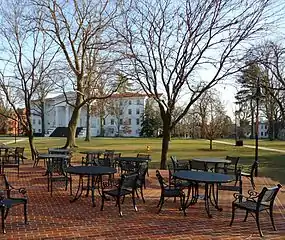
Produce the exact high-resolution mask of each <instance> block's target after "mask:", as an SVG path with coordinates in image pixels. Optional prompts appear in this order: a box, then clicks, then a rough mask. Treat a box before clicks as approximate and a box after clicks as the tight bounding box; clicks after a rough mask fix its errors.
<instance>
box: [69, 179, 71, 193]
mask: <svg viewBox="0 0 285 240" xmlns="http://www.w3.org/2000/svg"><path fill="white" fill-rule="evenodd" d="M69 189H70V195H72V178H71V177H70V178H69Z"/></svg>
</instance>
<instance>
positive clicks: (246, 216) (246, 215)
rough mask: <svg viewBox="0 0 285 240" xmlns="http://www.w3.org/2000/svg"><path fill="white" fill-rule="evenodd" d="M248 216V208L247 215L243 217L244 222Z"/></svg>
mask: <svg viewBox="0 0 285 240" xmlns="http://www.w3.org/2000/svg"><path fill="white" fill-rule="evenodd" d="M247 217H248V211H247V210H246V213H245V217H244V219H243V221H244V222H246V219H247Z"/></svg>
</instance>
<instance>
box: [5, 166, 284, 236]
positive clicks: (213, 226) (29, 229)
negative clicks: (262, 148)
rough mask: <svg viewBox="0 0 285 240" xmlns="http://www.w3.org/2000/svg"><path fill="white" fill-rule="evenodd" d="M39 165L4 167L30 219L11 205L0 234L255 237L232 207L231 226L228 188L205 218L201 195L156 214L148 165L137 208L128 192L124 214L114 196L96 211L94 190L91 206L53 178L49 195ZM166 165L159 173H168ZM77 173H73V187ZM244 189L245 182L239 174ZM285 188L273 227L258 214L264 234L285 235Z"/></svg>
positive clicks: (167, 205)
mask: <svg viewBox="0 0 285 240" xmlns="http://www.w3.org/2000/svg"><path fill="white" fill-rule="evenodd" d="M44 172H45V170H44V168H43V167H40V166H39V167H36V168H33V167H32V164H31V162H29V161H26V162H25V165H21V168H20V176H19V178H18V177H17V174H16V171H14V170H13V169H7V174H6V175H7V176H8V179H9V181H10V182H11V183H12V184H13V185H15V186H18V187H20V186H25V187H26V188H27V193H28V196H29V206H28V219H29V225H25V224H24V223H23V218H22V215H23V211H22V207H20V206H18V207H15V208H13V209H12V210H11V211H10V213H9V215H8V218H7V234H6V235H2V233H1V232H0V239H13V240H17V239H19V240H20V239H21V240H23V239H37V240H38V239H45V240H48V239H82V240H83V239H96V240H109V239H110V240H112V239H114V240H115V239H116V240H118V239H128V240H129V239H136V240H139V239H141V240H145V239H160V240H172V239H180V240H182V239H183V240H184V239H186V240H187V239H193V240H204V239H205V240H206V239H226V240H227V239H228V240H229V239H260V238H259V234H258V230H257V227H256V224H255V220H254V219H253V218H252V217H251V216H249V217H248V221H247V222H246V223H245V222H243V218H244V213H243V212H241V211H237V213H236V219H235V222H234V224H233V226H232V227H230V226H229V222H230V218H231V202H232V200H233V196H232V192H227V191H222V192H221V194H220V199H219V201H220V205H221V206H222V207H223V211H222V212H219V211H216V210H215V209H212V214H213V218H212V219H209V218H208V217H207V214H206V212H205V207H204V202H203V201H202V200H201V201H200V202H198V203H197V204H196V205H194V206H192V207H190V208H189V209H188V210H187V216H186V217H184V216H183V214H182V213H181V212H180V211H179V210H178V202H179V201H176V202H175V203H174V202H173V200H170V199H169V200H168V201H166V203H165V206H164V207H163V209H162V212H161V213H160V214H156V211H157V209H156V205H157V203H158V200H159V196H160V188H159V186H158V182H157V179H156V177H155V171H154V170H150V176H149V177H148V179H147V189H146V190H145V199H146V203H145V204H143V203H142V201H141V200H140V199H138V200H137V205H138V212H134V211H133V209H132V203H131V201H130V198H129V197H127V198H126V199H125V202H124V204H123V205H122V208H123V214H124V215H123V217H119V215H118V209H117V207H116V206H115V202H114V201H107V202H106V203H105V209H104V211H100V198H99V196H96V207H94V208H93V207H92V206H91V199H90V197H82V198H81V199H79V200H78V201H76V202H74V203H70V202H69V199H70V196H69V194H68V192H67V191H64V186H63V185H61V183H55V186H54V191H53V197H51V196H50V193H48V192H47V179H46V176H43V173H44ZM167 174H168V173H167V171H163V175H164V176H167ZM77 181H78V179H77V178H75V179H73V191H74V193H75V191H76V187H77ZM243 182H244V188H245V191H244V192H246V190H247V189H248V188H249V186H250V184H249V181H248V180H247V179H244V181H243ZM275 184H276V182H274V181H272V180H271V179H269V178H256V185H257V189H258V190H260V189H261V188H262V186H264V185H267V186H272V185H275ZM284 206H285V192H280V193H279V194H278V196H277V200H276V206H275V211H274V219H275V223H276V227H277V229H278V231H273V229H272V227H271V225H270V220H269V217H268V216H267V214H266V213H262V214H261V227H262V230H263V233H264V235H265V238H264V239H285V224H284V222H285V216H284V214H285V208H284Z"/></svg>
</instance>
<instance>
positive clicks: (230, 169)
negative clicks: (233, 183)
mask: <svg viewBox="0 0 285 240" xmlns="http://www.w3.org/2000/svg"><path fill="white" fill-rule="evenodd" d="M226 160H230V161H231V163H225V164H223V166H219V165H218V166H217V167H216V172H221V173H232V174H236V172H237V170H238V163H239V160H240V157H233V156H226Z"/></svg>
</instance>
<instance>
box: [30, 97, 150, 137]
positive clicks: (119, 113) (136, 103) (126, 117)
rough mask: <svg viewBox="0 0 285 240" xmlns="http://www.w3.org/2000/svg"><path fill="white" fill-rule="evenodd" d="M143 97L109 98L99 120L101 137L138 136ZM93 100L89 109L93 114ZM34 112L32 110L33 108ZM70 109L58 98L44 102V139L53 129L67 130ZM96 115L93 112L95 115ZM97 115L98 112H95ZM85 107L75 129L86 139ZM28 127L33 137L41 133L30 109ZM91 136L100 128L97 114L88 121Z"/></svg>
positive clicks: (39, 119)
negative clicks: (61, 128) (29, 124)
mask: <svg viewBox="0 0 285 240" xmlns="http://www.w3.org/2000/svg"><path fill="white" fill-rule="evenodd" d="M67 96H68V99H69V101H70V102H72V101H73V100H74V93H73V92H69V93H67ZM147 99H148V98H147V96H146V95H145V94H141V93H123V94H113V95H112V96H111V97H110V98H109V99H108V103H106V104H105V110H104V117H103V118H101V121H102V127H103V129H104V136H117V135H119V136H129V137H130V136H133V137H137V136H139V133H140V130H141V123H142V116H143V113H144V109H145V105H146V101H147ZM96 104H98V102H96V100H95V101H94V102H93V103H92V108H93V109H95V110H96ZM34 108H35V106H34ZM72 110H73V109H72V107H71V106H70V105H68V104H67V103H66V101H65V96H64V95H63V94H60V95H58V96H55V97H50V98H46V99H45V111H44V116H45V117H44V119H45V120H44V123H43V124H44V126H45V131H46V132H45V136H50V135H51V134H52V133H53V132H54V131H55V130H56V129H57V128H59V127H67V126H68V123H69V120H70V118H71V115H72ZM95 112H96V111H95ZM97 112H98V111H97ZM86 115H87V114H86V107H85V106H84V107H82V109H81V112H80V118H79V121H78V125H77V127H78V128H80V133H79V136H82V137H84V136H85V135H86ZM32 124H33V130H34V133H38V134H39V133H41V129H42V127H41V124H42V122H41V117H40V116H38V115H37V114H36V111H35V109H32ZM90 129H91V131H90V132H91V136H99V135H100V133H101V124H100V117H99V114H98V113H97V114H96V113H93V114H91V118H90Z"/></svg>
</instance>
